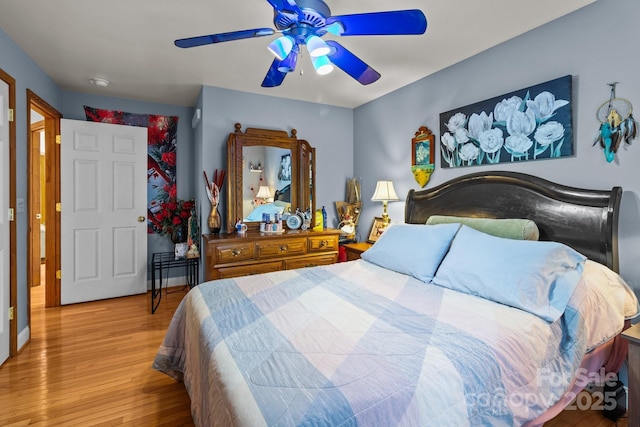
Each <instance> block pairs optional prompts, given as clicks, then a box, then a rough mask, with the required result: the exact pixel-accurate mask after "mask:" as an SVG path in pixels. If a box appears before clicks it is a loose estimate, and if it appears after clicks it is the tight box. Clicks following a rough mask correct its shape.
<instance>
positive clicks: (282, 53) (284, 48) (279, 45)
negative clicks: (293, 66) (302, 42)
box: [269, 36, 293, 61]
mask: <svg viewBox="0 0 640 427" xmlns="http://www.w3.org/2000/svg"><path fill="white" fill-rule="evenodd" d="M291 49H293V39H292V38H291V37H287V36H282V37H278V38H277V39H275V40H274V41H272V42H271V43H269V50H270V51H271V53H273V54H274V55H275V56H276V58H278V59H279V60H280V61H282V60H284V59H285V58H286V57H287V56H289V54H290V53H291Z"/></svg>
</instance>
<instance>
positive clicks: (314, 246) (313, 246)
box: [309, 235, 338, 252]
mask: <svg viewBox="0 0 640 427" xmlns="http://www.w3.org/2000/svg"><path fill="white" fill-rule="evenodd" d="M337 250H338V236H336V235H333V236H331V235H329V236H309V252H327V251H337Z"/></svg>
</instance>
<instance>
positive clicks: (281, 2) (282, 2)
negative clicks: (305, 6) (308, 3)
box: [267, 0, 302, 16]
mask: <svg viewBox="0 0 640 427" xmlns="http://www.w3.org/2000/svg"><path fill="white" fill-rule="evenodd" d="M267 1H268V2H269V4H270V5H271V6H272V7H273V8H274V9H275V10H276V11H278V12H287V11H288V12H293V13H295V14H296V15H298V16H302V11H301V10H300V7H298V4H297V3H296V2H295V0H267Z"/></svg>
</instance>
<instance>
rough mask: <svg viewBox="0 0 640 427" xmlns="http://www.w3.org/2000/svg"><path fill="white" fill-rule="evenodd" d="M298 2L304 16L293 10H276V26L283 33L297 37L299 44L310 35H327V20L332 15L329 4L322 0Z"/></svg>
mask: <svg viewBox="0 0 640 427" xmlns="http://www.w3.org/2000/svg"><path fill="white" fill-rule="evenodd" d="M296 4H297V5H298V7H299V8H300V10H301V11H302V16H299V15H298V13H296V12H295V11H292V10H281V11H278V10H274V17H273V24H274V25H275V27H276V28H277V29H278V30H280V31H282V33H283V34H285V35H289V36H291V37H293V38H295V39H296V41H297V42H298V43H299V44H304V43H305V42H306V39H307V37H308V36H309V35H312V34H313V35H316V36H319V37H322V36H323V35H325V34H326V33H327V30H326V29H324V26H325V22H326V20H327V18H329V17H330V16H331V9H329V6H327V4H326V3H325V2H323V1H322V0H297V1H296Z"/></svg>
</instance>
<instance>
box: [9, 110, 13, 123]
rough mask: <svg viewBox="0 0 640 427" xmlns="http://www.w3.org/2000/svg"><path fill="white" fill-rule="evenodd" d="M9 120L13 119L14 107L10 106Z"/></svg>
mask: <svg viewBox="0 0 640 427" xmlns="http://www.w3.org/2000/svg"><path fill="white" fill-rule="evenodd" d="M9 121H10V122H12V121H13V108H9Z"/></svg>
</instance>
